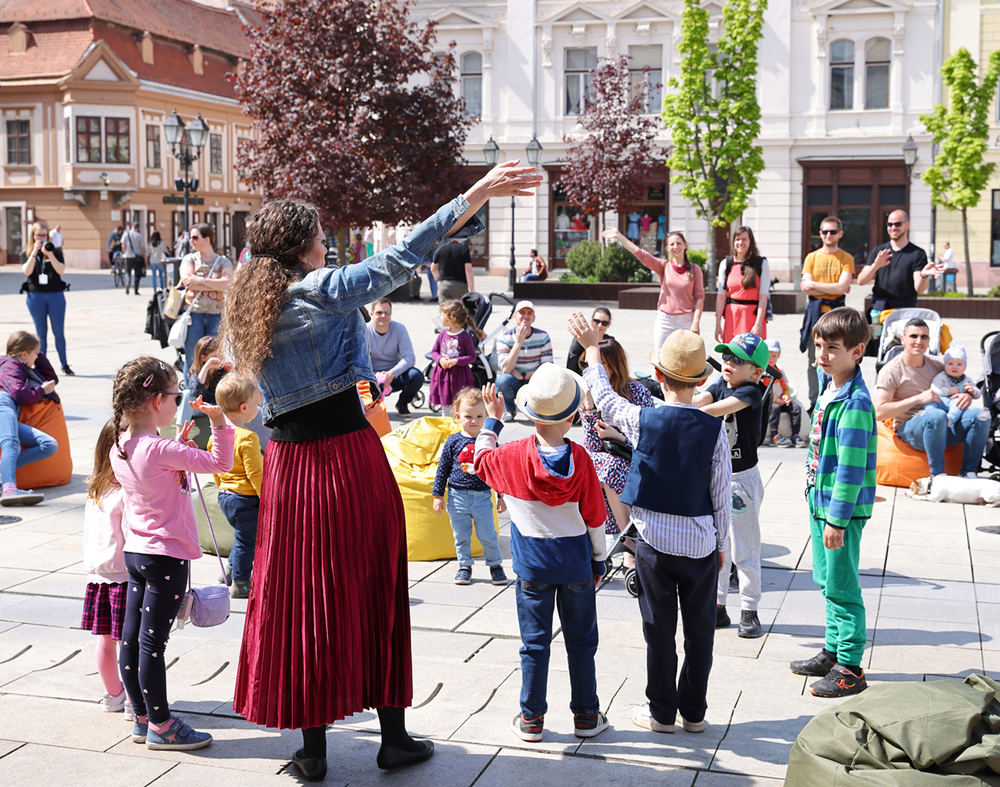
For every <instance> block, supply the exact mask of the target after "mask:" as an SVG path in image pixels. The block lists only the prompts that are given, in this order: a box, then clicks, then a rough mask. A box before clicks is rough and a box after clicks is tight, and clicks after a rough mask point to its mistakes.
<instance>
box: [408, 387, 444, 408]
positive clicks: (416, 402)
mask: <svg viewBox="0 0 1000 787" xmlns="http://www.w3.org/2000/svg"><path fill="white" fill-rule="evenodd" d="M426 401H427V397H426V396H424V392H423V391H422V390H421V391H417V392H416V393H415V394H414V395H413V399H412V400H411V402H410V404H412V405H413V406H414V407H416V408H418V409H419V408H421V407H423V406H424V403H425V402H426ZM440 409H441V408H440V407H438V410H440ZM431 410H434V405H431Z"/></svg>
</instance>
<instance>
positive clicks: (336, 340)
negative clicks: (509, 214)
mask: <svg viewBox="0 0 1000 787" xmlns="http://www.w3.org/2000/svg"><path fill="white" fill-rule="evenodd" d="M468 208H469V203H468V201H467V200H466V199H465V198H464V197H461V196H459V197H456V198H455V199H453V200H452V201H451V202H450V203H448V204H447V205H445V206H443V207H442V208H440V209H439V210H438V211H437V213H435V214H434V215H433V216H431V217H430V218H429V219H427V220H425V221H424V222H422V223H421V224H420V225H419V226H418V227H416V229H414V230H413V232H411V233H410V234H409V235H407V236H406V238H404V239H403V240H402V241H401V242H399V243H397V244H396V245H395V246H392V247H391V248H388V249H386V250H384V251H381V252H379V253H378V254H376V255H374V256H372V257H369V258H368V259H366V260H365V261H364V262H361V263H358V264H355V265H348V266H346V267H344V268H321V269H319V270H315V271H312V272H311V273H308V274H306V276H304V277H303V278H302V279H301V280H300V281H297V282H295V283H293V284H291V285H290V286H289V287H288V291H287V301H286V303H285V307H284V310H283V311H282V313H281V316H280V317H279V318H278V322H277V324H276V325H275V328H274V337H273V338H272V339H271V355H270V356H268V357H267V358H265V359H264V363H263V364H262V365H261V369H260V373H259V375H258V379H257V382H258V384H259V385H260V390H261V393H263V395H264V406H263V409H262V415H263V418H264V421H265V423H266V422H268V421H271V420H272V419H274V418H275V416H278V415H281V414H282V413H286V412H288V411H289V410H295V409H297V408H299V407H304V406H305V405H307V404H312V403H313V402H318V401H320V400H321V399H325V398H327V397H329V396H332V395H334V394H336V393H339V392H340V391H342V390H344V389H345V388H348V387H350V386H354V385H356V384H357V383H358V382H360V381H361V380H368V381H370V382H371V383H372V384H375V373H374V372H373V371H372V366H371V358H370V355H369V351H368V334H367V331H366V330H365V322H364V318H363V317H362V316H361V312H360V311H359V310H358V309H359V307H360V306H364V305H365V304H368V303H371V302H372V301H373V300H375V299H376V298H381V297H382V296H384V295H388V294H389V293H390V292H392V291H393V290H395V289H396V288H397V287H399V286H400V285H402V284H405V283H406V282H408V281H409V280H410V279H412V278H413V276H414V274H415V273H417V269H418V267H419V266H421V265H429V264H430V263H431V259H432V258H433V256H434V252H435V250H436V249H437V248H438V246H439V245H440V244H441V243H442V242H443V241H444V240H445V239H446V238H445V236H446V235H447V233H448V230H450V229H451V228H452V226H453V225H454V224H455V222H456V221H457V220H458V217H459V216H461V215H462V214H463V213H465V212H466V211H467V210H468ZM483 229H484V225H483V223H482V222H481V221H479V220H478V219H477V218H476V217H475V216H472V217H470V219H469V221H468V222H467V223H466V224H465V226H463V227H462V229H461V230H460V231H459V232H458V233H457V236H456V237H460V238H464V237H469V236H471V235H475V234H476V233H479V232H482V230H483Z"/></svg>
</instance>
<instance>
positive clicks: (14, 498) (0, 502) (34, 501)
mask: <svg viewBox="0 0 1000 787" xmlns="http://www.w3.org/2000/svg"><path fill="white" fill-rule="evenodd" d="M43 500H45V495H43V494H42V493H41V492H35V491H34V490H32V489H17V488H16V487H15V488H14V489H10V488H5V489H4V492H3V495H2V496H0V506H36V505H38V504H39V503H41V502H42V501H43Z"/></svg>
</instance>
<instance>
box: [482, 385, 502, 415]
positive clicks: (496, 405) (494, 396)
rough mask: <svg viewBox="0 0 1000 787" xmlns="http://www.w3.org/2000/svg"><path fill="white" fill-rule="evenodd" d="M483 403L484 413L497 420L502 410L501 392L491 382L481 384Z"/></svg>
mask: <svg viewBox="0 0 1000 787" xmlns="http://www.w3.org/2000/svg"><path fill="white" fill-rule="evenodd" d="M483 403H484V404H485V405H486V414H487V415H488V416H489V417H490V418H496V419H497V420H498V421H499V420H500V418H501V417H502V416H503V410H504V402H503V392H501V391H498V390H497V387H496V385H494V384H493V383H487V384H486V385H484V386H483Z"/></svg>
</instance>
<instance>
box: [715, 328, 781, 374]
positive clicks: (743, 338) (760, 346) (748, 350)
mask: <svg viewBox="0 0 1000 787" xmlns="http://www.w3.org/2000/svg"><path fill="white" fill-rule="evenodd" d="M715 351H716V352H717V353H723V352H730V353H732V354H733V355H735V356H736V357H737V358H742V359H743V360H744V361H750V363H752V364H753V365H754V366H758V367H760V368H761V369H763V370H764V371H767V362H768V358H769V354H768V349H767V344H766V343H765V342H764V340H763V339H761V338H760V337H759V336H757V335H756V334H754V333H741V334H740V335H739V336H734V337H733V340H732V341H731V342H729V344H717V345H715Z"/></svg>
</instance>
